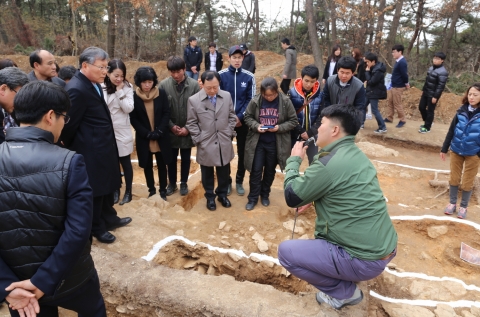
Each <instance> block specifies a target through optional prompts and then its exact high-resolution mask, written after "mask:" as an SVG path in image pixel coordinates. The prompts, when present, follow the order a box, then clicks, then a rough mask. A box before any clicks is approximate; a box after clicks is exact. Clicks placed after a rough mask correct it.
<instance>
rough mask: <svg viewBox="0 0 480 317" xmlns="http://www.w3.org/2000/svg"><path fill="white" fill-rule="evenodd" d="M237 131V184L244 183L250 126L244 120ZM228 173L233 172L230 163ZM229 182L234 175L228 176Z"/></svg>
mask: <svg viewBox="0 0 480 317" xmlns="http://www.w3.org/2000/svg"><path fill="white" fill-rule="evenodd" d="M235 132H236V133H237V137H236V140H237V155H238V164H237V174H236V176H235V183H236V184H243V179H244V178H245V163H244V160H245V144H246V143H247V134H248V127H247V125H246V124H245V123H244V122H242V126H240V127H238V128H235ZM228 168H229V171H228V175H230V174H231V172H230V164H228ZM228 178H229V184H231V183H232V177H231V176H228Z"/></svg>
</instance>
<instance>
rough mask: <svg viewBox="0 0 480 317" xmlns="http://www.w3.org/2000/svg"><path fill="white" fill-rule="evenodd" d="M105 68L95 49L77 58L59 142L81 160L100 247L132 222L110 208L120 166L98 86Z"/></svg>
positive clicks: (105, 62) (102, 54)
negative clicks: (91, 198)
mask: <svg viewBox="0 0 480 317" xmlns="http://www.w3.org/2000/svg"><path fill="white" fill-rule="evenodd" d="M107 65H108V54H107V53H106V52H105V51H104V50H102V49H100V48H98V47H89V48H87V49H85V50H84V51H83V52H82V54H81V55H80V58H79V66H80V70H78V71H77V72H76V73H75V76H74V77H73V78H72V79H71V80H70V81H69V82H68V84H67V85H66V86H65V89H66V90H67V92H68V95H69V96H70V100H71V102H72V107H71V108H70V110H69V111H68V115H69V116H70V117H71V122H70V123H69V124H68V125H67V126H65V128H64V129H63V132H62V135H61V138H60V141H61V142H63V145H64V146H65V147H67V148H68V149H70V150H72V151H76V152H77V153H79V154H82V155H83V156H84V158H85V164H86V166H87V173H88V178H89V182H90V186H91V187H92V189H93V221H92V235H93V236H94V237H95V238H97V240H98V241H100V242H102V243H112V242H114V241H115V236H114V235H113V234H111V233H110V232H109V231H112V230H115V229H116V228H119V227H123V226H125V225H127V224H129V223H130V222H131V221H132V219H131V218H130V217H125V218H119V217H118V216H117V212H116V211H115V209H114V208H113V193H114V192H115V190H116V189H118V188H119V187H120V165H119V162H118V150H117V143H116V142H115V135H114V131H113V125H112V119H111V117H110V112H109V110H108V107H107V105H106V103H105V100H104V98H103V92H102V88H101V86H100V83H103V81H104V80H105V76H106V74H107V70H108V68H109V67H108V66H107Z"/></svg>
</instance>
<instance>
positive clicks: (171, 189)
mask: <svg viewBox="0 0 480 317" xmlns="http://www.w3.org/2000/svg"><path fill="white" fill-rule="evenodd" d="M177 190H178V187H177V184H171V183H170V184H168V186H167V193H166V195H167V196H170V195H173V193H174V192H176V191H177ZM160 196H161V195H160Z"/></svg>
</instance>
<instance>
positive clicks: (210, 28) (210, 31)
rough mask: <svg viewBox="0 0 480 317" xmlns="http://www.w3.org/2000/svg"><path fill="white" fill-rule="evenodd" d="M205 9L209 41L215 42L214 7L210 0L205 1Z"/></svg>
mask: <svg viewBox="0 0 480 317" xmlns="http://www.w3.org/2000/svg"><path fill="white" fill-rule="evenodd" d="M175 1H176V0H175ZM204 10H205V15H206V16H207V21H208V42H213V41H214V37H213V19H212V8H211V6H210V1H209V0H207V2H206V3H205V8H204Z"/></svg>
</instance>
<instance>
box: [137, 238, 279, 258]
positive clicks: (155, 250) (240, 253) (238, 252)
mask: <svg viewBox="0 0 480 317" xmlns="http://www.w3.org/2000/svg"><path fill="white" fill-rule="evenodd" d="M174 240H180V241H183V242H185V243H186V244H188V245H191V246H194V245H196V244H197V243H196V242H193V241H191V240H189V239H187V238H185V237H182V236H169V237H166V238H165V239H163V240H161V241H159V242H157V243H156V244H155V245H154V246H153V248H152V250H150V252H148V254H147V255H146V256H142V259H144V260H146V261H151V260H153V258H154V257H155V255H157V253H158V252H159V251H160V249H161V248H162V247H164V246H165V245H166V244H167V243H169V242H172V241H174ZM204 245H206V246H207V248H208V249H209V250H212V251H217V252H220V253H229V252H230V253H234V254H236V255H238V256H239V257H242V258H250V257H252V256H254V257H256V258H257V259H259V260H261V261H270V262H273V263H275V264H277V265H280V262H278V259H276V258H274V257H271V256H269V255H265V254H260V253H250V255H246V254H245V252H243V251H241V250H235V249H224V248H218V247H214V246H211V245H209V244H206V243H204Z"/></svg>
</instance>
